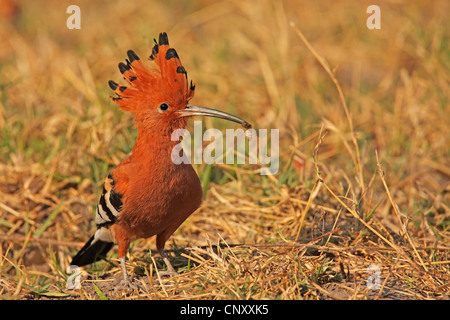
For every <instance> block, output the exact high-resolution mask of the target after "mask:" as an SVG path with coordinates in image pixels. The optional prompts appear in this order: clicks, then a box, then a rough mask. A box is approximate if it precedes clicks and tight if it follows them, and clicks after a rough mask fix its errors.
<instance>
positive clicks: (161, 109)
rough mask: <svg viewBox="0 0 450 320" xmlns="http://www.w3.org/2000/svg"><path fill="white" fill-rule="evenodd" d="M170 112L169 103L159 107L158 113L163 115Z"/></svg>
mask: <svg viewBox="0 0 450 320" xmlns="http://www.w3.org/2000/svg"><path fill="white" fill-rule="evenodd" d="M167 110H169V105H168V104H167V103H165V102H164V103H161V105H160V106H159V107H158V111H159V112H161V113H163V112H166V111H167Z"/></svg>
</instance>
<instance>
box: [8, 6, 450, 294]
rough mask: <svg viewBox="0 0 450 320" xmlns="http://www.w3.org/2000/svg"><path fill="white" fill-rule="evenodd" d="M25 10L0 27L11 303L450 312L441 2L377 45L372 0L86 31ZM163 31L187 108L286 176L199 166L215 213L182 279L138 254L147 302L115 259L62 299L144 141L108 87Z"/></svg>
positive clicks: (133, 265) (189, 243)
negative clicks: (250, 304)
mask: <svg viewBox="0 0 450 320" xmlns="http://www.w3.org/2000/svg"><path fill="white" fill-rule="evenodd" d="M6 2H12V3H13V1H3V2H2V3H6ZM17 2H18V3H19V5H18V7H17V8H16V11H14V10H13V11H12V12H13V13H12V14H11V13H7V12H3V11H5V10H3V11H2V13H1V14H2V19H1V20H0V38H1V39H3V40H2V46H1V48H0V74H1V77H0V151H1V152H0V243H1V245H0V297H1V298H3V299H123V298H126V299H448V298H449V292H450V287H449V278H450V269H449V263H450V257H449V249H450V243H449V240H450V229H449V228H450V224H449V222H450V219H449V217H450V160H449V159H450V142H449V137H450V132H449V119H450V107H449V95H448V93H449V92H450V85H449V83H450V81H449V74H450V58H449V57H450V48H449V45H448V44H449V42H450V41H449V40H450V37H449V30H450V25H449V19H448V17H447V16H446V14H447V13H448V12H450V7H449V2H448V1H445V0H443V1H433V2H426V3H425V2H419V1H385V2H383V4H382V5H380V8H381V19H382V20H381V29H380V30H369V29H368V28H367V27H366V20H367V18H368V17H369V14H367V13H366V9H367V7H368V6H369V5H371V4H372V3H370V2H367V1H357V2H355V1H320V2H318V3H317V2H316V1H273V2H271V1H258V2H257V3H256V2H253V1H249V2H245V1H222V2H209V1H189V2H186V3H184V2H179V1H161V2H156V1H155V2H153V1H152V2H150V3H149V2H148V1H132V2H131V1H114V2H109V1H78V3H79V6H80V8H81V17H82V20H81V29H80V30H69V29H68V28H67V27H66V20H67V19H68V17H69V14H67V13H66V9H67V7H68V6H69V5H70V4H72V3H69V2H68V1H46V2H45V5H43V4H42V3H39V2H38V1H33V2H30V1H28V2H24V3H26V4H20V3H21V2H20V1H17ZM3 8H6V6H5V5H4V6H3ZM161 31H166V32H168V34H169V38H170V42H171V45H172V46H174V47H175V48H176V49H177V51H178V54H179V55H180V57H181V60H182V62H183V65H184V66H185V68H186V70H187V72H188V75H189V78H190V79H193V80H194V82H195V84H196V86H197V90H196V97H195V98H194V99H193V100H192V103H195V104H197V105H201V106H209V107H215V108H218V109H221V110H224V111H227V112H230V113H233V114H236V115H238V116H240V117H242V118H244V119H246V120H248V121H249V122H251V123H252V124H253V125H254V127H255V128H267V129H275V128H276V129H279V130H280V131H279V132H280V137H279V147H280V149H279V150H280V169H279V172H278V173H277V174H276V175H272V176H262V175H260V174H259V169H260V166H259V165H249V164H248V161H247V162H246V163H247V164H245V165H214V166H208V165H206V164H201V165H196V166H195V169H196V170H197V172H198V174H199V176H200V179H201V181H202V185H203V188H204V190H205V197H204V202H203V204H202V206H201V208H200V209H199V210H198V211H197V212H196V213H195V214H193V215H192V216H191V217H190V218H189V219H188V220H187V221H186V222H185V223H184V224H183V225H182V226H181V227H180V229H179V230H177V231H176V232H175V234H174V235H173V236H172V238H171V239H170V240H169V241H168V243H167V248H168V249H169V255H170V260H171V261H172V264H173V265H174V266H175V267H176V268H177V269H178V273H179V275H178V276H175V277H166V276H163V275H161V274H159V272H160V271H164V269H165V265H164V263H163V262H162V260H161V259H160V257H159V255H158V254H157V253H155V252H154V251H149V250H154V249H155V242H154V239H148V240H138V241H136V242H134V243H133V246H132V247H133V248H132V250H131V252H130V254H129V257H128V262H127V268H128V273H129V274H130V276H131V277H133V279H134V284H135V285H136V289H135V290H121V289H120V287H119V282H120V280H121V271H120V267H119V263H118V260H117V248H114V249H113V250H112V251H111V253H110V255H109V256H108V259H107V261H101V262H98V263H96V264H94V265H92V266H89V267H87V268H85V269H83V270H82V274H81V289H78V290H69V289H67V282H68V279H70V274H67V273H66V268H67V266H68V264H69V263H70V260H71V257H72V256H73V255H74V254H75V253H76V252H77V250H79V249H80V248H81V247H82V246H83V244H84V242H85V241H86V240H87V239H88V238H89V236H90V235H91V234H92V232H93V231H94V230H95V225H94V221H93V217H94V208H95V205H96V202H97V200H98V197H99V195H100V192H101V184H102V182H103V179H104V177H105V176H106V175H107V174H108V172H109V171H110V170H111V169H112V168H113V167H114V166H115V165H116V164H118V163H119V162H120V161H121V159H123V158H124V157H125V156H126V155H127V154H128V152H129V151H130V150H131V148H132V146H133V142H134V139H135V137H136V129H133V128H132V124H133V120H132V118H131V116H130V115H128V114H125V113H123V112H122V111H120V110H118V109H117V107H116V106H115V105H114V104H113V103H112V102H110V100H109V96H110V95H112V92H111V91H110V90H109V88H108V85H107V81H108V80H110V79H113V80H115V81H121V76H120V74H119V71H118V70H117V64H118V62H120V61H123V60H124V59H125V57H126V51H127V50H129V49H133V50H134V51H136V52H137V53H138V55H140V56H141V57H145V56H146V55H149V54H150V50H151V46H152V41H153V38H155V37H157V35H158V34H159V32H161ZM204 126H205V127H216V128H220V129H221V130H223V131H225V128H229V127H230V124H228V123H224V122H222V121H220V120H212V119H208V120H206V121H205V122H204ZM232 127H233V128H234V126H233V125H232ZM272 143H274V142H272ZM157 270H158V272H156V271H157Z"/></svg>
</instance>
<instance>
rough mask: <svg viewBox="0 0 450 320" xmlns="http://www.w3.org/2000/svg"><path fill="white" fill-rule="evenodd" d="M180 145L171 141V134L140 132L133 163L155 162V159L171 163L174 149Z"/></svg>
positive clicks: (135, 145) (134, 147) (133, 153)
mask: <svg viewBox="0 0 450 320" xmlns="http://www.w3.org/2000/svg"><path fill="white" fill-rule="evenodd" d="M178 143H179V142H178V141H172V140H171V135H170V134H167V133H163V132H155V131H149V130H139V131H138V136H137V138H136V142H135V144H134V146H133V151H132V157H133V161H137V162H141V161H143V162H148V161H153V159H158V160H159V161H169V160H170V157H171V154H172V149H173V148H174V147H175V145H176V144H178Z"/></svg>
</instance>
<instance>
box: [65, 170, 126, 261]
mask: <svg viewBox="0 0 450 320" xmlns="http://www.w3.org/2000/svg"><path fill="white" fill-rule="evenodd" d="M122 205H123V204H122V195H121V194H120V193H118V192H116V191H115V190H114V180H113V178H112V176H111V175H108V177H107V178H106V179H105V183H104V184H103V192H102V195H101V196H100V199H99V201H98V205H97V210H96V213H95V223H96V224H97V230H96V231H95V233H94V235H93V236H92V237H91V238H90V239H89V240H88V242H86V244H85V245H84V246H83V248H81V250H80V251H79V252H78V253H77V254H76V255H75V257H73V259H72V263H71V265H73V266H79V267H81V266H84V265H87V264H90V263H93V262H95V261H98V260H100V259H102V258H103V257H105V256H106V254H107V253H108V251H109V250H111V248H112V247H113V245H114V234H113V232H114V231H113V230H112V228H110V227H111V225H113V224H114V223H115V222H116V221H117V219H118V216H119V213H120V211H121V210H122Z"/></svg>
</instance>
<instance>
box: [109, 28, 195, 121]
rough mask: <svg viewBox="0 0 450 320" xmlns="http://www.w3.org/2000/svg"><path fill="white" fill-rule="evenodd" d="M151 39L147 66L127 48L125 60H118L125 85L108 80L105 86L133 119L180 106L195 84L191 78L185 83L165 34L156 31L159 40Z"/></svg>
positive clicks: (175, 55)
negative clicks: (151, 44) (108, 87)
mask: <svg viewBox="0 0 450 320" xmlns="http://www.w3.org/2000/svg"><path fill="white" fill-rule="evenodd" d="M154 41H155V45H154V47H153V49H152V54H151V55H150V58H149V59H150V60H151V61H152V62H151V65H150V67H148V66H146V65H145V64H144V63H142V61H141V60H140V59H139V57H138V56H137V55H136V53H134V51H132V50H129V51H128V52H127V55H128V59H127V60H126V64H125V63H123V62H121V63H119V70H120V72H121V73H122V74H123V76H124V77H125V79H126V80H127V81H128V83H129V86H128V87H126V86H120V85H118V84H117V83H116V82H114V81H112V80H110V81H109V86H110V87H111V89H112V90H114V92H115V93H116V94H117V97H111V99H112V100H113V101H114V102H115V103H116V104H117V105H118V106H119V107H120V108H121V109H122V110H125V111H129V112H131V113H133V114H134V115H135V119H136V122H140V121H141V120H142V119H146V118H149V117H151V116H152V114H154V115H157V114H158V112H159V113H161V112H162V111H166V110H167V109H168V108H171V109H173V110H180V109H183V108H185V107H186V105H187V103H188V101H189V100H190V99H191V98H192V97H193V96H194V90H195V86H194V85H193V84H192V81H191V84H190V85H189V84H188V79H187V73H186V70H185V69H184V67H183V66H182V65H181V61H180V58H179V57H178V54H177V52H176V51H175V49H173V48H170V47H169V40H168V37H167V34H166V33H165V32H163V33H160V35H159V41H158V42H156V39H155V40H154Z"/></svg>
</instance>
